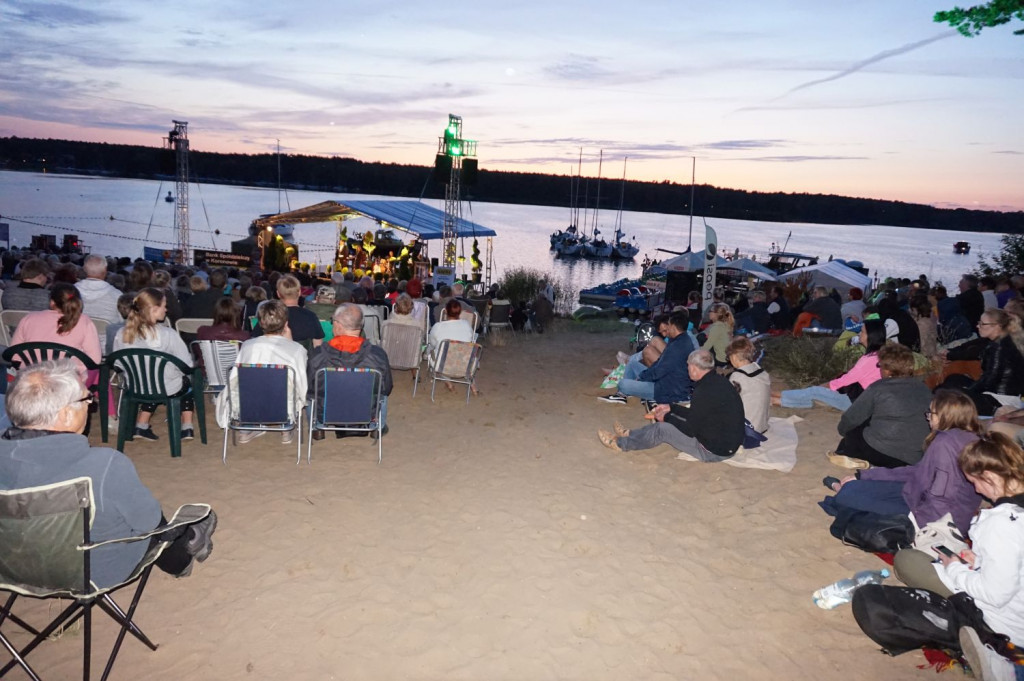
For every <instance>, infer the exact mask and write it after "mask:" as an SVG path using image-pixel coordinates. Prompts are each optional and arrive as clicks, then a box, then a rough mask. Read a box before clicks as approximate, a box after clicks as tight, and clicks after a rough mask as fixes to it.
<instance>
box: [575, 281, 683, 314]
mask: <svg viewBox="0 0 1024 681" xmlns="http://www.w3.org/2000/svg"><path fill="white" fill-rule="evenodd" d="M664 300H665V293H664V291H663V290H660V289H658V288H657V284H656V283H652V282H650V281H648V280H644V279H619V280H618V281H613V282H612V283H610V284H600V285H598V286H594V287H592V288H588V289H584V290H583V291H580V298H579V301H580V304H581V305H593V306H596V307H599V308H602V309H607V308H612V307H613V308H615V309H616V310H617V311H619V312H620V313H622V314H629V313H637V314H646V313H648V312H651V311H653V310H654V309H655V308H656V307H658V306H659V305H661V304H662V303H663V302H664Z"/></svg>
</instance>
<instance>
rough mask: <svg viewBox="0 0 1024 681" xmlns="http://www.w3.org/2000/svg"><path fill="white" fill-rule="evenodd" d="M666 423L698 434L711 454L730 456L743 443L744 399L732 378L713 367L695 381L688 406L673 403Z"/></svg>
mask: <svg viewBox="0 0 1024 681" xmlns="http://www.w3.org/2000/svg"><path fill="white" fill-rule="evenodd" d="M665 423H668V424H671V425H673V426H675V427H676V428H678V429H679V430H680V431H681V432H682V433H683V434H684V435H689V436H690V437H693V438H696V439H697V441H698V442H700V443H701V444H702V445H703V446H704V448H705V449H707V450H708V451H709V452H711V453H712V454H715V455H717V456H720V457H722V458H729V457H730V456H732V455H733V454H735V453H736V450H737V449H739V448H740V445H741V444H743V434H744V427H743V400H741V399H740V395H739V393H738V392H736V388H734V387H733V386H732V383H730V382H729V379H727V378H726V377H725V376H722V375H720V374H719V373H718V372H717V371H710V372H708V373H707V374H705V375H704V378H702V379H700V380H699V381H697V382H696V383H695V384H694V388H693V399H692V400H691V401H690V406H689V408H686V407H681V406H679V405H677V404H673V405H672V406H671V411H669V413H668V414H666V415H665Z"/></svg>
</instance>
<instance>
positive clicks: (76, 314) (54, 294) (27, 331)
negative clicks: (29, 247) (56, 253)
mask: <svg viewBox="0 0 1024 681" xmlns="http://www.w3.org/2000/svg"><path fill="white" fill-rule="evenodd" d="M82 306H83V304H82V295H81V294H80V293H79V292H78V289H77V288H75V287H74V286H72V285H71V284H64V283H57V284H54V285H53V288H52V289H50V309H49V310H42V311H40V312H33V313H32V314H29V315H26V316H25V318H24V319H22V320H21V321H20V322H19V323H18V328H17V329H16V330H15V331H14V337H13V338H12V339H11V345H17V344H19V343H60V344H61V345H67V346H68V347H72V348H75V349H76V350H81V351H82V352H84V353H85V354H86V355H88V356H89V359H91V360H92V361H94V362H96V363H99V362H100V361H101V360H102V358H103V353H102V351H101V350H100V339H99V336H98V335H97V333H96V325H95V324H93V323H92V320H91V319H89V318H88V317H86V316H85V315H84V314H82Z"/></svg>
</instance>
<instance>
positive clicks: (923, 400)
mask: <svg viewBox="0 0 1024 681" xmlns="http://www.w3.org/2000/svg"><path fill="white" fill-rule="evenodd" d="M878 368H879V370H880V371H881V374H882V378H881V379H879V380H878V381H875V382H873V383H872V384H871V385H870V386H868V388H867V390H865V391H864V393H863V394H862V395H861V396H860V397H858V398H857V400H856V401H855V402H854V403H853V405H852V406H851V407H850V408H849V409H847V410H846V411H845V412H843V415H842V417H841V418H840V419H839V426H838V430H839V434H840V435H842V436H843V439H842V440H841V441H840V442H839V444H838V445H837V446H836V449H835V452H832V453H830V454H829V459H830V460H831V461H832V463H835V464H837V465H840V466H843V467H845V468H867V465H872V466H884V467H886V468H897V467H900V466H906V465H909V464H915V463H917V462H918V461H920V460H921V457H922V451H921V442H922V441H923V440H924V439H925V437H926V436H927V435H928V432H929V424H928V422H927V421H925V419H923V418H922V415H923V414H924V413H925V412H926V411H928V410H929V404H931V398H932V394H931V391H930V390H929V389H928V386H926V385H925V384H924V381H922V380H921V379H920V378H918V377H915V376H914V353H912V352H911V351H910V349H909V348H907V347H906V346H904V345H900V344H898V343H890V344H889V345H886V346H884V347H883V348H881V349H880V350H879V351H878ZM865 462H866V463H865Z"/></svg>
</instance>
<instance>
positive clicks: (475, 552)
mask: <svg viewBox="0 0 1024 681" xmlns="http://www.w3.org/2000/svg"><path fill="white" fill-rule="evenodd" d="M627 328H628V327H624V328H623V331H622V332H621V333H614V332H612V333H602V334H595V333H583V332H579V331H573V330H570V329H568V327H567V326H563V327H560V328H559V329H556V332H554V333H550V332H549V333H547V334H544V335H541V336H536V335H534V336H526V337H519V338H514V339H511V340H509V341H508V342H507V343H505V344H504V345H502V346H500V347H486V348H485V350H484V355H483V360H484V361H483V365H482V368H481V370H480V375H479V386H480V389H481V392H482V394H481V395H480V396H479V397H474V398H472V399H471V401H470V403H469V404H468V405H467V404H466V402H465V395H464V392H456V393H449V392H447V391H445V390H443V389H442V388H438V394H437V401H436V402H435V403H431V400H430V391H429V385H423V384H421V385H420V389H419V392H418V394H417V396H416V397H415V398H413V397H412V394H411V393H412V386H411V380H410V378H409V375H408V374H407V373H399V374H397V375H396V387H395V391H394V393H393V394H392V396H391V402H390V415H389V418H390V428H391V432H390V434H389V435H388V436H386V437H385V439H384V460H383V463H382V464H379V465H378V463H377V456H376V447H375V446H374V445H372V444H371V442H370V441H369V440H367V439H346V440H333V439H330V438H329V439H327V440H326V441H322V442H319V443H316V444H315V445H314V449H313V452H314V454H313V463H312V465H309V466H307V465H306V463H305V461H303V463H302V464H301V465H298V466H296V465H295V446H294V445H291V446H288V445H282V444H281V443H280V441H279V437H278V436H275V435H267V436H264V437H263V438H261V439H259V440H256V441H254V442H252V443H250V444H249V445H246V446H243V447H234V448H231V449H230V450H229V459H228V465H227V466H224V465H223V464H222V463H221V456H220V454H221V445H220V435H221V432H222V431H220V430H219V429H217V427H216V425H215V424H213V422H212V419H211V424H210V425H211V428H210V443H209V444H208V445H207V446H205V447H204V446H202V445H201V444H199V442H198V440H196V441H195V442H193V443H186V445H185V447H184V455H183V456H182V458H180V459H171V458H170V456H169V454H168V449H167V445H166V442H165V441H164V440H161V441H160V442H159V443H153V444H150V443H138V444H136V443H130V444H128V445H127V446H126V449H127V454H128V455H129V456H130V457H131V458H132V460H133V461H134V462H135V465H136V467H137V468H138V471H139V474H140V477H141V478H142V480H143V481H144V482H146V484H148V485H149V486H150V488H151V489H152V490H153V492H154V493H155V494H156V496H157V498H159V499H160V500H161V501H162V503H163V505H164V507H165V509H166V510H167V511H168V513H169V512H170V511H173V509H174V508H175V507H176V506H177V505H178V504H181V503H185V502H189V501H206V502H209V503H211V504H212V505H213V506H214V508H215V509H216V510H217V512H218V514H219V517H220V527H219V529H218V530H217V533H216V535H215V548H214V553H213V555H212V557H211V558H210V559H209V560H208V561H207V562H205V563H203V564H201V565H198V566H197V567H196V569H195V571H194V573H193V575H192V576H191V577H189V578H185V579H180V580H176V579H173V578H170V577H169V576H167V575H165V574H163V573H156V572H155V573H154V574H153V578H152V580H151V581H150V584H149V586H148V588H147V593H146V596H145V598H144V600H143V602H142V604H141V606H140V607H139V611H138V613H137V619H138V621H139V623H140V624H141V626H142V627H143V628H144V629H145V630H146V631H147V633H148V634H149V635H150V636H151V637H152V638H153V639H154V640H155V641H156V642H158V643H159V644H160V648H159V649H158V650H157V651H155V652H151V651H149V650H148V649H146V648H144V647H143V646H142V645H140V644H139V643H138V642H136V641H134V640H131V639H129V640H128V641H127V642H126V643H125V647H124V649H123V650H122V652H121V654H120V657H119V659H118V662H117V666H116V667H115V669H114V674H113V678H115V679H135V678H147V679H186V678H188V679H218V680H222V681H228V680H232V679H346V680H359V679H374V680H384V679H395V680H409V679H445V680H448V679H466V680H470V679H473V680H478V679H507V680H509V681H513V680H526V679H530V680H544V679H586V680H588V681H594V680H599V679H609V680H616V681H620V680H624V679H629V680H632V681H645V680H656V679H664V680H666V681H667V680H669V679H746V678H752V679H804V678H807V679H812V678H813V679H816V680H817V681H827V680H829V679H837V680H839V679H842V680H843V681H849V680H850V679H878V678H886V679H894V680H898V679H911V678H924V677H926V676H930V674H931V672H927V671H921V670H919V669H917V665H919V664H924V658H923V656H922V655H921V653H920V652H912V653H908V654H906V655H903V656H900V657H898V658H890V657H888V656H886V655H883V654H882V653H881V652H879V649H878V647H877V646H876V645H875V644H873V643H872V642H871V641H870V640H869V639H867V638H866V637H865V636H864V635H863V634H862V633H861V632H860V630H859V628H858V627H857V625H856V623H855V622H854V620H853V616H852V614H851V612H850V608H849V606H842V607H840V608H838V609H836V610H833V611H823V610H819V609H818V608H817V607H815V606H814V604H813V603H812V601H811V593H812V592H813V591H814V590H815V589H816V588H818V587H820V586H822V585H824V584H827V583H830V582H832V581H834V580H836V579H839V578H842V577H846V576H849V575H850V574H852V573H853V572H854V571H856V570H860V569H866V568H880V567H882V564H881V562H880V561H879V560H878V559H877V558H875V557H874V556H872V555H869V554H866V553H863V552H860V551H857V550H854V549H850V548H847V547H844V546H843V545H841V544H840V543H839V542H838V541H836V540H835V539H833V538H832V537H831V536H830V535H829V533H828V525H829V519H828V518H827V516H825V514H824V513H823V512H821V510H820V509H819V508H818V507H817V506H816V505H815V502H816V501H818V500H819V499H820V498H821V497H822V496H823V495H824V493H825V490H824V488H823V487H822V485H821V478H822V477H823V476H824V475H829V474H839V473H840V472H841V471H840V469H836V468H834V467H833V466H831V464H829V463H828V461H827V460H826V459H825V458H824V455H823V453H824V452H825V450H827V449H828V448H830V447H831V446H833V445H834V444H835V442H836V441H837V439H838V438H837V436H836V434H835V425H836V422H837V420H838V414H837V413H836V412H834V411H828V410H824V409H816V410H802V411H800V412H799V413H800V415H801V416H803V417H804V418H805V420H804V421H802V422H801V423H799V424H798V425H797V429H798V432H799V435H800V447H799V450H798V459H799V460H798V463H797V466H796V468H795V469H794V470H793V471H792V472H791V473H788V474H782V473H779V472H775V471H763V470H750V469H736V468H732V467H728V466H723V465H715V464H698V463H688V462H683V461H678V460H676V458H675V456H676V453H675V452H674V451H672V450H671V449H669V448H668V447H661V448H659V449H656V450H652V451H649V452H641V453H630V454H621V453H615V452H612V451H610V450H608V449H606V448H604V447H603V446H601V444H600V443H599V442H598V440H597V437H596V435H595V433H596V430H597V429H598V428H599V427H603V428H610V427H611V425H612V423H613V422H614V421H615V420H616V419H619V420H621V421H622V422H623V423H625V424H626V425H627V426H637V425H641V424H642V423H643V421H642V417H641V415H642V409H641V408H640V406H639V405H638V404H637V403H636V401H635V400H634V401H633V402H632V403H631V404H630V405H628V406H617V405H609V404H605V403H602V402H600V401H598V400H597V399H595V397H596V396H597V395H600V394H604V392H605V391H601V390H600V389H599V387H598V386H599V383H600V367H602V366H608V365H609V363H610V362H611V361H612V358H613V357H614V353H615V351H616V350H620V349H626V347H627V342H628V330H627ZM790 413H793V412H790V411H788V410H776V412H775V415H788V414H790ZM157 432H158V433H162V432H165V430H163V429H162V424H157ZM93 440H94V444H98V442H99V441H98V437H96V436H94V438H93ZM28 612H32V610H31V609H29V610H28ZM35 614H38V613H35ZM35 619H36V620H39V619H41V615H40V616H38V617H36V618H35ZM5 629H6V628H5ZM96 631H97V639H98V641H97V651H98V655H97V657H103V654H102V651H103V650H106V649H107V648H106V646H107V643H108V642H109V641H110V640H111V639H112V631H113V626H112V625H111V623H110V622H109V621H108V620H107V619H106V618H102V619H98V620H97V625H96ZM18 640H22V637H18ZM80 646H81V635H80V633H79V632H70V633H68V634H66V635H65V636H64V637H63V638H62V639H60V640H58V641H52V642H47V643H45V644H44V645H43V646H42V647H41V648H40V649H39V650H37V651H36V652H35V653H33V654H32V656H31V657H30V660H31V661H32V662H33V663H34V664H36V665H37V666H38V669H39V671H40V672H41V673H42V675H43V676H44V677H47V676H49V677H51V678H73V677H75V676H76V675H77V674H78V671H77V665H78V664H79V663H80ZM94 667H95V669H96V670H97V671H98V670H99V669H101V668H102V664H101V663H100V661H99V660H97V661H96V662H95V663H94ZM952 673H953V674H954V676H956V677H957V678H959V672H955V671H954V672H952ZM10 678H22V676H21V673H20V672H12V673H11V674H10Z"/></svg>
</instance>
